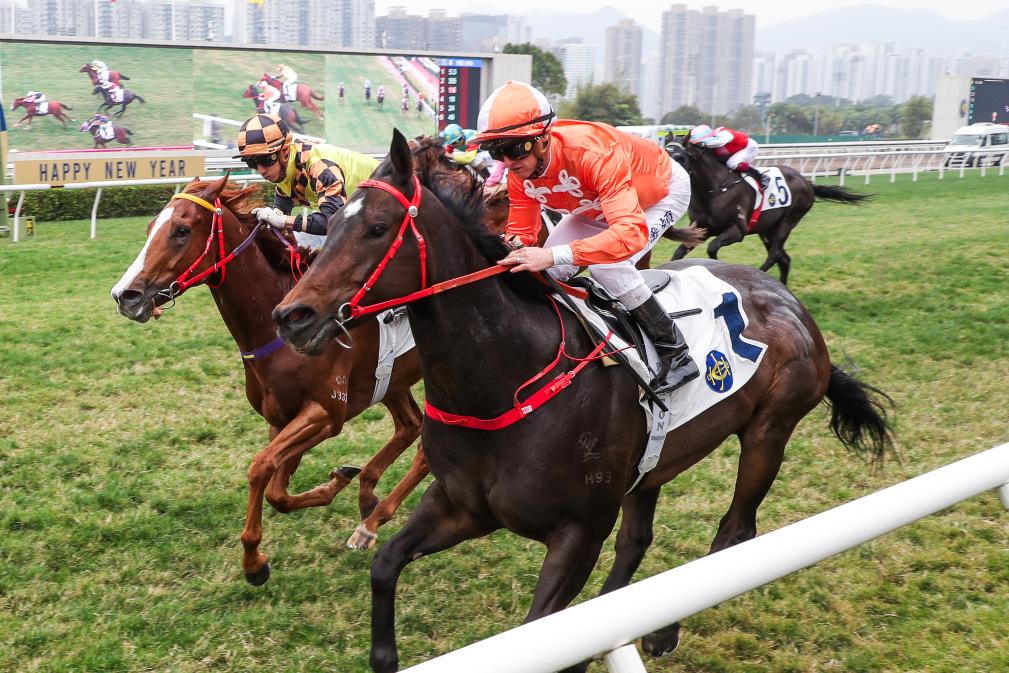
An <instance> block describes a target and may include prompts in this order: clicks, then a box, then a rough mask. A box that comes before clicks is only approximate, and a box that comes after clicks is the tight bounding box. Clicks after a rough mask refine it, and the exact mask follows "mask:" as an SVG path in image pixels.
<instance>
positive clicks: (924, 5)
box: [375, 0, 1009, 31]
mask: <svg viewBox="0 0 1009 673" xmlns="http://www.w3.org/2000/svg"><path fill="white" fill-rule="evenodd" d="M673 4H676V3H675V2H673V1H672V0H669V1H665V2H660V1H657V0H637V1H634V2H627V1H626V0H550V2H544V1H543V0H503V1H501V2H495V1H494V0H491V2H487V0H482V1H481V0H375V15H376V16H381V15H383V14H386V13H388V11H389V7H390V6H397V5H402V6H406V7H407V9H408V10H409V11H410V12H411V13H415V14H421V15H424V16H426V15H427V13H428V11H429V10H431V9H446V10H448V13H449V15H457V14H459V13H460V12H463V11H467V12H477V13H480V14H503V13H507V14H526V13H528V12H534V11H536V10H537V9H540V8H543V7H545V6H546V7H549V8H550V9H551V10H555V11H561V12H575V13H579V14H589V13H591V12H593V11H595V10H597V9H599V8H600V7H606V6H610V7H619V8H620V9H621V10H622V11H623V12H624V13H625V14H627V15H628V16H630V17H631V18H633V19H636V20H637V21H639V22H640V23H642V24H643V25H646V26H648V27H650V28H652V29H653V30H655V31H659V30H660V29H661V26H662V12H663V11H664V10H666V9H668V8H669V6H670V5H673ZM686 4H687V6H688V7H689V8H690V9H700V8H702V7H706V6H708V5H712V4H713V5H717V6H718V7H719V8H720V9H722V10H727V9H743V10H744V11H745V12H746V13H747V14H753V15H755V16H756V17H757V25H758V26H762V25H767V24H771V23H777V22H779V21H785V20H786V19H791V18H795V17H797V16H805V15H809V14H815V13H816V12H820V11H823V10H825V9H833V8H835V7H851V6H858V5H865V4H870V3H867V2H866V0H803V1H802V2H800V3H784V2H781V0H746V2H723V1H721V0H715V2H688V3H686ZM871 4H877V5H886V6H888V7H899V8H903V9H925V10H929V11H932V12H935V13H936V14H940V15H942V16H945V17H946V18H949V19H979V18H982V17H984V16H987V15H989V14H991V13H992V12H995V11H998V10H1000V9H1005V8H1007V7H1009V0H952V1H951V0H881V1H880V2H873V3H871ZM786 7H787V9H786Z"/></svg>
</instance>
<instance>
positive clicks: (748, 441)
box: [708, 400, 805, 554]
mask: <svg viewBox="0 0 1009 673" xmlns="http://www.w3.org/2000/svg"><path fill="white" fill-rule="evenodd" d="M787 406H792V407H793V408H794V406H795V405H794V403H792V404H790V403H789V401H788V400H776V401H775V402H774V403H773V404H769V405H766V406H765V407H764V409H765V411H763V412H761V411H759V410H758V411H757V412H756V413H755V414H754V415H753V416H752V417H751V419H750V422H749V423H748V424H747V425H746V427H745V428H744V429H743V431H742V432H741V433H740V434H739V445H740V454H739V468H738V470H737V473H736V488H735V491H733V493H732V504H731V505H729V510H728V511H727V512H726V513H725V516H723V517H722V520H721V521H720V522H719V524H718V533H717V534H716V535H715V538H714V540H712V542H711V549H710V550H709V552H708V553H709V554H714V553H715V552H718V551H721V550H723V549H727V548H728V547H731V546H733V545H736V544H739V543H740V542H746V541H747V540H750V539H752V538H754V537H755V536H756V535H757V508H758V507H759V506H760V503H761V502H762V501H763V500H764V496H765V495H767V492H768V490H770V488H771V484H773V483H774V479H775V477H777V476H778V469H779V468H780V467H781V460H782V458H783V457H784V455H785V445H786V444H787V443H788V439H789V437H791V436H792V431H793V430H795V426H796V425H797V424H798V422H799V419H801V418H802V415H798V416H793V415H788V414H786V413H783V412H782V408H783V407H787ZM803 409H805V406H803Z"/></svg>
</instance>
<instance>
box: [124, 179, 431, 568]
mask: <svg viewBox="0 0 1009 673" xmlns="http://www.w3.org/2000/svg"><path fill="white" fill-rule="evenodd" d="M227 181H228V178H227V176H225V177H224V178H222V179H221V180H218V181H216V182H200V181H198V180H194V181H193V182H191V183H190V184H189V185H188V186H187V187H186V189H185V191H184V192H183V193H181V194H178V195H176V196H175V197H173V199H172V200H171V201H170V202H169V204H168V205H166V206H165V208H164V209H163V210H162V211H161V213H160V214H159V215H158V216H157V217H156V218H155V219H154V220H153V221H152V222H151V224H150V226H149V228H148V236H147V243H146V244H145V246H144V248H143V250H142V251H141V252H140V255H139V256H138V257H137V259H136V261H134V262H133V265H132V266H131V267H130V268H129V269H128V270H127V272H126V274H125V275H124V276H123V278H122V279H121V280H120V281H119V283H117V284H116V286H115V287H114V288H113V290H112V297H113V299H115V301H116V303H117V305H118V307H119V312H120V313H121V314H123V315H124V316H126V317H127V318H130V319H131V320H135V321H137V322H146V321H147V320H149V319H150V318H151V317H152V315H153V316H154V317H157V316H158V315H159V314H160V312H161V311H162V309H161V308H160V307H161V306H162V305H163V304H165V303H166V302H172V303H174V300H175V298H177V297H178V296H179V295H180V294H182V293H183V292H184V291H185V290H186V289H188V288H189V287H192V286H195V285H198V284H203V283H206V284H208V286H209V287H210V291H211V294H212V295H213V297H214V301H215V302H216V303H217V307H218V309H219V310H220V312H221V317H222V318H224V322H225V324H227V326H228V329H229V330H230V331H231V334H232V336H234V338H235V341H236V343H237V345H238V348H239V350H240V351H241V353H242V364H243V366H244V368H245V391H246V396H247V397H248V399H249V403H250V404H251V405H252V407H253V409H255V410H256V412H257V413H259V414H260V415H261V416H262V417H263V418H265V419H266V421H267V423H269V426H270V441H269V443H268V444H267V446H266V447H265V448H264V449H262V450H260V451H259V452H258V453H257V454H256V456H255V458H253V460H252V464H251V466H250V467H249V503H248V511H247V513H246V520H245V528H244V530H243V531H242V544H243V545H244V548H245V552H244V557H243V561H242V566H243V568H244V570H245V577H246V579H247V580H248V581H249V582H250V583H252V584H255V585H260V584H263V583H264V582H266V581H267V579H269V575H270V566H269V563H268V562H267V557H266V556H265V555H264V554H262V553H261V552H260V550H259V545H260V542H261V540H262V507H263V496H264V494H265V496H266V499H267V501H269V503H270V504H271V505H272V506H273V507H274V509H277V510H278V511H280V512H284V513H286V512H291V511H293V510H296V509H302V508H305V507H318V506H323V505H328V504H329V503H330V502H331V501H332V500H333V498H334V497H335V496H336V494H337V493H339V492H340V491H341V490H343V488H344V487H346V486H347V485H348V483H350V481H351V480H352V479H353V478H354V476H355V475H356V474H357V473H358V470H357V469H356V468H348V467H342V468H339V469H336V470H333V471H332V473H330V478H329V481H327V482H326V483H324V484H321V485H320V486H317V487H315V488H313V489H311V490H309V491H307V492H304V493H299V494H291V493H289V492H288V485H289V483H290V481H291V477H292V475H293V474H294V472H295V470H297V469H298V465H299V464H300V462H301V458H302V456H303V455H304V454H305V452H306V451H308V450H309V449H311V448H312V447H314V446H316V445H317V444H319V443H321V442H322V441H324V440H326V439H329V438H330V437H335V436H336V435H338V434H339V433H340V430H341V429H342V428H343V425H344V423H345V422H346V421H349V420H350V419H352V418H354V417H355V416H357V415H359V414H360V413H361V412H362V411H364V410H365V409H367V408H368V407H369V406H371V405H372V403H373V402H372V398H373V395H376V364H377V361H378V349H379V332H378V330H379V327H378V321H377V320H372V321H371V324H369V325H365V326H363V328H362V329H361V330H360V333H355V339H354V344H355V345H354V348H353V350H348V349H347V348H344V347H341V346H340V345H337V344H336V343H335V342H334V343H331V344H330V345H329V346H328V347H327V348H326V349H325V351H324V352H323V354H322V356H321V357H313V358H309V357H307V356H305V355H303V354H301V353H299V352H298V351H296V350H294V349H292V348H289V347H287V346H284V345H283V343H282V342H281V341H280V340H279V338H278V337H277V334H276V328H275V326H274V325H273V323H272V321H271V320H270V312H271V311H272V310H273V308H274V306H275V305H276V304H277V303H279V302H280V300H281V298H282V297H283V296H284V293H285V292H287V291H288V290H290V289H291V288H292V287H293V286H294V284H295V279H294V277H293V276H294V275H295V274H297V273H298V271H297V269H298V266H299V265H298V258H299V255H300V251H299V250H297V249H295V248H294V247H293V246H292V237H291V236H290V234H289V233H287V234H286V235H284V236H281V235H280V234H275V233H273V230H271V229H265V230H264V228H263V227H261V226H259V225H258V224H257V223H256V220H255V216H253V215H251V214H250V213H249V209H250V208H251V207H252V205H254V204H253V202H252V199H253V195H254V194H255V192H256V191H257V188H256V187H249V188H247V189H244V190H239V189H237V188H231V187H227ZM228 251H230V253H229V252H228ZM419 378H420V363H419V358H418V356H417V351H416V349H412V350H410V351H408V352H407V353H405V354H403V355H402V356H400V357H398V358H396V359H395V361H394V364H393V367H392V372H391V378H390V380H389V382H388V390H387V392H386V394H385V396H384V398H383V399H382V400H381V401H382V404H384V405H385V406H386V408H388V409H389V412H390V414H391V415H392V419H393V422H394V423H395V426H396V430H395V433H394V434H393V436H392V438H391V439H390V440H389V441H388V442H387V443H386V444H385V446H383V447H382V448H381V449H380V450H379V451H378V453H376V454H375V456H374V457H373V458H372V459H371V460H370V461H369V462H368V464H367V465H365V466H364V468H363V470H360V476H359V481H360V495H359V507H360V512H361V517H362V519H363V521H362V523H361V525H360V526H358V528H357V530H356V531H355V533H354V534H353V535H352V536H351V538H350V540H349V541H348V545H349V546H351V547H355V548H370V547H372V546H373V545H374V544H375V541H376V539H377V530H378V527H379V526H381V525H382V524H384V523H386V522H387V521H389V519H390V518H391V517H392V515H393V513H394V512H395V511H396V509H397V508H398V507H399V505H400V504H401V503H402V502H403V499H404V498H405V497H406V496H407V495H408V494H409V493H410V491H412V490H413V488H414V487H415V486H416V485H417V484H418V483H420V481H421V480H422V479H423V478H424V476H425V475H426V474H427V465H426V462H425V459H424V454H423V452H422V451H421V450H420V449H419V448H418V450H417V454H416V457H415V458H414V461H413V465H412V466H411V468H410V471H409V473H408V474H407V475H406V476H405V477H404V478H403V480H402V481H401V482H400V483H399V484H398V485H397V486H396V488H395V489H394V490H393V491H392V494H391V495H390V496H389V497H388V498H387V499H386V500H384V501H383V502H381V503H379V500H378V498H377V497H376V495H375V492H374V488H375V485H376V484H377V482H378V479H379V477H381V475H382V473H383V472H385V470H386V468H388V467H389V466H390V465H391V464H392V463H393V461H395V460H396V458H397V457H398V456H399V455H400V454H401V453H402V452H403V451H404V450H405V449H406V448H407V447H409V446H410V444H412V443H413V441H414V440H415V439H416V438H417V436H418V435H419V434H420V424H421V413H420V409H419V408H418V407H417V403H416V402H414V399H413V397H412V395H411V393H410V386H412V385H413V384H414V383H416V382H417V381H418V380H419Z"/></svg>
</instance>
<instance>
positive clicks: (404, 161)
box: [389, 128, 413, 180]
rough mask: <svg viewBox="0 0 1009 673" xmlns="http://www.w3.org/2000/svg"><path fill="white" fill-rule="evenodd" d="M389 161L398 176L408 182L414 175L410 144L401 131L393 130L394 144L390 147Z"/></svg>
mask: <svg viewBox="0 0 1009 673" xmlns="http://www.w3.org/2000/svg"><path fill="white" fill-rule="evenodd" d="M389 159H390V161H392V168H393V170H394V171H395V172H396V174H397V176H398V177H400V178H402V179H403V180H406V178H408V177H409V176H410V175H412V174H413V157H412V156H411V155H410V144H409V143H408V142H407V140H406V136H404V135H403V134H402V133H400V132H399V129H397V128H394V129H393V130H392V144H391V145H390V146H389Z"/></svg>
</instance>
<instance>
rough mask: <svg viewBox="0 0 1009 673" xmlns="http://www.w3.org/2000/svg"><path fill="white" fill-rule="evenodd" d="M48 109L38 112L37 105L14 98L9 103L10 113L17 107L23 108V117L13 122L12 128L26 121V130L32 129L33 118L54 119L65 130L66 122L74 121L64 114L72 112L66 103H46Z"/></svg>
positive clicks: (52, 101)
mask: <svg viewBox="0 0 1009 673" xmlns="http://www.w3.org/2000/svg"><path fill="white" fill-rule="evenodd" d="M48 105H49V106H48V108H47V109H46V111H45V112H39V107H38V104H37V103H33V102H30V101H26V100H25V99H24V97H21V98H15V99H14V102H13V103H11V112H13V111H14V110H17V109H18V108H19V107H21V108H24V110H25V116H24V117H22V118H21V119H19V120H17V121H16V122H14V126H20V125H21V124H22V123H23V122H24V121H25V120H27V121H28V126H27V128H31V127H32V119H34V118H35V117H50V116H51V117H55V118H56V119H59V120H60V123H61V124H63V128H67V120H70V121H76V120H75V119H74V118H73V117H71V116H70V115H68V114H67V113H66V111H67V110H72V109H73V108H72V107H70V106H69V105H67V104H66V103H60V102H58V101H54V100H51V101H48Z"/></svg>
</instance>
